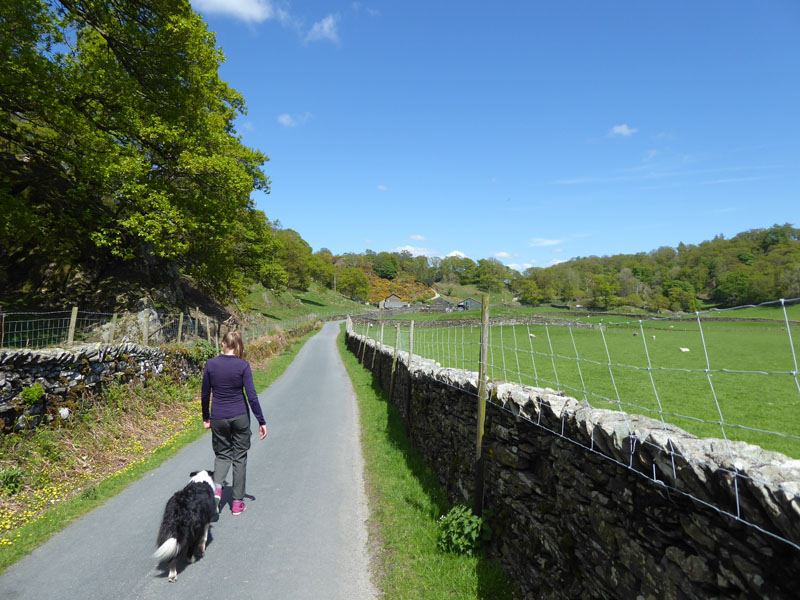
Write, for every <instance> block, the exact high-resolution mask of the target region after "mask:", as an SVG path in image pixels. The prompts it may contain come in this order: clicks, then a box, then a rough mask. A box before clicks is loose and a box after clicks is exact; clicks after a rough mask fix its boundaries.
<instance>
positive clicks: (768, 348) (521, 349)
mask: <svg viewBox="0 0 800 600" xmlns="http://www.w3.org/2000/svg"><path fill="white" fill-rule="evenodd" d="M798 301H800V299H792V300H778V301H775V302H767V303H764V304H761V305H758V307H761V308H764V307H773V308H775V309H776V310H777V316H776V317H775V318H773V319H767V320H759V321H755V320H751V321H742V322H735V321H732V320H726V319H721V318H720V317H721V316H725V315H724V314H723V311H718V310H709V311H702V312H697V313H695V314H693V315H689V316H681V317H664V318H653V319H648V320H644V319H642V320H639V319H636V320H630V321H620V322H614V323H602V322H598V323H596V324H593V325H587V323H585V322H565V321H557V320H553V321H549V322H543V321H542V320H541V319H540V318H537V319H536V320H535V321H531V322H524V323H523V322H521V321H522V319H519V318H515V319H512V320H509V319H492V320H488V319H487V321H489V324H488V326H487V331H486V338H487V343H486V346H485V350H484V353H485V356H486V358H485V361H484V364H483V365H481V364H480V356H481V327H480V326H479V325H477V324H475V323H474V322H469V323H459V322H458V321H457V320H440V321H437V322H425V321H419V322H407V323H399V322H395V323H392V324H391V325H389V324H387V323H380V322H375V321H371V320H368V319H364V318H356V319H354V320H353V324H352V331H353V333H355V334H359V335H362V336H364V337H363V338H362V339H363V340H364V345H366V339H372V340H375V345H376V347H378V348H381V347H389V348H397V352H398V353H399V354H400V355H402V356H410V357H411V360H412V361H413V360H414V356H417V357H421V358H424V359H428V360H432V361H435V362H436V364H438V365H439V366H441V367H444V368H454V369H461V370H466V371H471V372H473V373H472V374H471V375H472V376H473V381H478V380H479V379H480V376H479V375H478V372H480V371H482V372H484V373H485V374H486V375H485V377H486V379H487V380H489V383H491V384H493V387H494V390H495V394H496V392H497V390H498V387H499V386H500V385H501V384H503V383H505V382H508V383H516V384H520V385H522V386H530V387H534V388H540V389H541V388H545V389H548V388H549V389H551V390H557V391H560V392H563V393H565V394H566V395H568V396H572V397H574V398H575V399H576V400H578V401H581V402H584V403H585V404H586V405H587V406H588V407H591V408H594V409H607V410H611V411H616V412H618V413H620V414H621V416H622V419H621V421H622V422H623V425H622V427H623V430H625V427H627V432H626V434H625V435H626V437H627V439H628V440H629V444H630V457H629V458H628V459H624V460H621V459H620V458H619V457H615V456H612V455H610V454H609V453H608V452H606V451H604V450H603V449H601V448H599V447H597V446H596V445H595V444H594V443H593V442H594V438H593V437H592V438H591V440H590V441H589V443H586V442H584V441H583V440H579V439H572V438H570V437H568V436H565V433H564V422H565V421H564V418H565V417H564V414H563V413H562V417H561V424H560V427H559V426H558V425H556V426H555V427H552V426H548V425H546V424H545V423H543V421H542V419H541V415H542V414H543V407H542V406H541V405H539V406H538V407H537V408H536V409H534V410H531V411H530V412H531V414H536V415H537V416H536V417H535V418H531V417H529V416H528V415H526V414H524V413H523V411H520V410H519V409H515V410H512V409H510V408H509V407H508V405H507V404H506V403H504V402H501V401H498V399H497V395H492V394H489V396H488V398H487V402H488V403H489V404H491V405H493V406H494V407H495V409H497V410H500V411H503V412H511V413H513V414H514V416H515V418H520V419H525V420H527V421H528V422H530V423H532V424H533V425H536V426H537V427H541V428H543V429H545V430H547V431H548V432H549V433H550V434H553V435H555V436H558V437H560V438H563V439H564V440H566V441H568V442H570V443H572V444H577V445H579V446H581V447H583V448H584V449H585V450H586V451H587V452H592V453H595V454H597V455H599V456H601V457H602V458H604V459H607V460H610V461H612V462H614V463H617V464H618V465H619V466H621V467H623V468H626V469H629V470H631V471H633V472H635V473H636V474H637V475H640V476H644V477H647V478H648V479H651V480H652V481H654V482H656V483H658V484H659V485H661V486H664V487H665V488H668V489H669V490H671V491H672V492H674V493H676V494H679V495H683V496H688V497H690V498H691V499H693V500H694V501H696V502H699V503H700V504H702V505H704V506H706V507H708V508H711V509H713V510H715V511H717V512H720V513H722V514H724V515H726V516H728V517H730V518H732V519H734V520H736V521H739V522H742V523H745V524H746V525H748V526H750V527H752V528H754V529H757V530H758V531H760V532H761V533H763V534H765V535H767V536H769V537H772V538H774V539H777V540H779V541H781V542H785V543H786V544H788V545H789V546H791V547H793V548H794V549H795V550H800V539H795V538H794V537H792V539H789V538H787V537H786V536H785V535H781V534H780V533H776V531H775V530H772V528H771V527H764V526H763V519H761V518H760V517H761V515H758V516H756V515H755V513H754V514H750V513H751V512H753V511H754V510H756V509H754V508H753V507H752V506H750V505H749V501H748V500H747V499H746V498H743V497H742V496H741V493H742V491H743V490H745V489H747V490H750V491H752V490H754V489H769V487H770V486H775V485H778V486H779V487H780V489H781V490H783V491H782V493H783V494H785V495H786V497H787V499H791V497H795V498H796V499H795V500H794V502H797V500H800V495H798V494H797V493H796V492H793V491H792V490H796V482H789V483H786V482H781V481H778V482H776V481H773V480H770V479H772V477H774V474H773V475H769V474H765V473H772V471H770V470H769V468H767V469H766V471H763V470H762V469H761V468H760V467H759V468H755V469H753V468H752V464H753V463H752V462H751V461H750V458H752V456H753V453H752V452H751V451H749V450H747V448H748V447H745V446H743V445H742V444H741V443H739V442H747V443H749V444H752V445H754V446H760V447H761V448H763V449H766V450H771V451H776V452H780V453H782V454H784V455H787V456H789V457H793V458H795V459H798V458H800V381H799V380H798V377H800V374H799V373H798V364H797V356H798V350H800V347H799V344H800V335H798V333H800V331H798V330H800V323H798V322H797V321H791V320H790V319H789V316H788V313H787V306H789V305H792V304H796V303H797V302H798ZM744 308H756V307H753V306H747V307H744V306H743V307H736V309H731V310H740V309H744ZM361 350H362V353H361V354H362V356H361V357H362V360H363V361H364V362H365V364H366V361H367V360H369V358H370V355H369V353H367V352H366V351H365V349H364V348H363V347H362V349H361ZM373 360H374V354H373ZM458 380H459V379H458V378H451V377H443V378H440V379H437V381H442V382H444V384H445V385H447V386H454V383H453V382H457V381H458ZM458 389H460V391H461V392H462V393H467V394H469V395H472V396H475V397H476V399H477V398H478V396H479V394H480V392H479V391H476V388H475V387H474V386H470V387H469V389H462V388H458ZM532 397H533V396H532ZM478 405H480V402H479V403H478ZM587 414H588V415H589V417H588V418H589V419H591V418H593V417H592V416H591V415H592V414H594V413H592V412H591V411H589V412H588V413H587ZM638 415H644V416H647V417H650V418H651V419H653V421H650V423H655V424H656V429H655V430H653V429H651V430H650V433H649V434H647V435H641V432H640V431H639V430H638V425H637V423H638V422H640V421H641V417H640V416H638ZM479 420H480V419H479ZM658 423H660V432H659V430H658V429H659V428H658V425H657V424H658ZM673 426H676V427H677V428H679V429H682V430H684V431H686V432H689V433H690V434H694V435H695V436H697V437H698V438H715V439H719V440H720V442H713V443H715V444H719V443H721V445H717V446H716V447H717V448H722V452H721V453H720V455H722V456H724V458H723V459H722V462H719V456H717V457H716V458H713V459H712V458H711V457H709V456H705V455H703V454H702V453H701V454H700V455H696V454H694V453H692V452H688V451H686V450H685V442H686V438H685V435H684V436H683V437H681V436H680V435H678V436H677V437H676V430H675V428H674V427H673ZM480 429H481V426H480V424H479V425H478V430H480ZM592 430H593V426H592ZM637 446H638V447H641V448H645V449H647V452H648V453H649V454H651V455H653V456H658V458H657V459H655V460H653V462H652V473H643V472H642V471H641V469H640V465H639V466H637V465H636V464H635V461H634V453H635V452H636V448H637ZM750 448H752V447H750ZM743 457H747V458H744V459H743ZM775 460H778V459H776V458H770V457H768V456H761V457H758V458H757V459H756V463H757V464H759V465H764V464H767V465H768V464H773V465H775V464H778V463H780V464H787V465H791V464H794V463H795V462H796V461H791V460H783V462H781V461H780V460H778V462H773V463H770V461H775ZM745 464H750V465H751V467H745V466H743V465H745ZM685 465H689V466H691V468H692V469H698V470H700V471H702V472H706V473H713V472H716V473H719V474H721V477H723V478H724V479H727V480H729V481H732V482H733V488H734V493H733V497H732V499H731V500H730V501H724V502H719V501H716V500H711V499H710V498H709V496H708V495H702V494H701V495H698V493H696V492H695V491H694V490H692V489H691V487H689V486H687V485H686V484H685V483H684V482H683V479H682V478H683V477H684V476H683V475H682V474H681V473H682V472H683V471H682V469H683V466H685ZM776 472H777V471H776ZM786 485H788V486H789V487H785V488H784V486H786ZM773 489H774V488H773ZM787 501H788V500H787Z"/></svg>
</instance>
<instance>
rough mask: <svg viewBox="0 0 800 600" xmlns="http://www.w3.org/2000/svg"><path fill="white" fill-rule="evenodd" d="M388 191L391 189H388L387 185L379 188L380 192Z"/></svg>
mask: <svg viewBox="0 0 800 600" xmlns="http://www.w3.org/2000/svg"><path fill="white" fill-rule="evenodd" d="M388 189H389V188H388V187H386V186H385V185H379V186H378V191H381V192H385V191H386V190H388Z"/></svg>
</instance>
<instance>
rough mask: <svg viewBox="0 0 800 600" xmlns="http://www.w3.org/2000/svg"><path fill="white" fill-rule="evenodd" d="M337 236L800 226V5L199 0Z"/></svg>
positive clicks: (251, 116) (498, 251)
mask: <svg viewBox="0 0 800 600" xmlns="http://www.w3.org/2000/svg"><path fill="white" fill-rule="evenodd" d="M192 5H193V6H194V8H195V9H196V10H198V12H200V13H202V14H203V16H204V18H205V20H206V22H207V23H208V25H209V29H210V30H212V31H214V32H216V34H217V42H218V44H219V45H220V47H221V48H222V50H223V52H224V54H225V56H226V62H225V63H224V64H223V65H222V68H221V76H222V78H223V79H225V80H226V81H228V82H229V83H230V84H231V85H232V86H233V87H234V88H235V89H237V90H238V91H239V92H241V93H242V94H243V95H244V97H245V100H246V102H247V105H248V114H247V116H246V117H244V118H242V119H240V121H239V123H238V131H239V133H240V134H241V136H242V139H243V141H244V143H245V144H247V145H248V146H251V147H256V148H259V149H260V150H262V151H263V152H265V153H266V154H267V155H268V156H269V157H270V162H269V163H267V165H266V168H265V172H266V173H267V174H268V175H269V177H270V179H271V181H272V191H271V193H270V194H268V195H265V194H260V193H259V194H257V195H256V196H255V197H254V199H255V201H256V204H257V206H258V208H260V209H262V210H264V211H265V212H266V214H267V216H268V217H269V218H270V219H278V220H280V222H281V224H282V225H283V226H284V227H287V228H292V229H295V230H297V231H298V232H299V233H300V234H301V235H302V236H303V238H304V239H305V240H306V241H308V243H309V244H311V246H312V247H313V248H314V250H318V249H319V248H321V247H327V248H329V249H330V250H332V251H333V252H334V253H343V252H363V251H364V250H365V249H367V248H369V249H372V250H375V251H376V252H380V251H383V250H388V251H392V250H402V249H408V250H410V251H411V252H412V253H414V254H420V253H423V254H427V255H430V256H446V255H449V254H451V253H453V252H458V253H462V254H464V255H466V256H469V257H470V258H472V259H474V260H477V259H480V258H489V257H496V258H498V259H499V260H501V261H502V262H503V263H504V264H508V265H511V266H512V267H514V268H517V269H519V270H523V269H525V268H527V267H529V266H539V267H545V266H548V265H550V264H553V263H554V262H557V261H562V260H566V259H569V258H572V257H576V256H589V255H600V256H602V255H612V254H619V253H633V252H639V251H649V250H653V249H656V248H658V247H659V246H665V245H666V246H677V245H678V243H679V242H684V243H687V244H696V243H700V242H702V241H703V240H707V239H711V238H713V237H714V236H715V235H718V234H723V235H725V236H726V237H730V236H733V235H735V234H736V233H738V232H740V231H744V230H747V229H753V228H763V227H769V226H771V225H773V224H774V223H785V222H789V223H793V224H794V225H795V226H798V225H800V194H799V193H798V192H800V110H799V109H800V3H798V2H796V1H793V0H788V1H785V2H778V1H763V2H762V1H759V2H752V1H746V2H742V1H736V0H733V1H731V0H726V1H724V2H716V1H704V2H696V1H691V2H672V1H670V2H666V1H664V2H656V1H651V2H643V1H636V2H601V1H588V0H587V1H585V2H570V1H564V2H562V1H558V2H556V1H552V2H533V1H521V0H517V1H506V0H499V1H498V2H493V3H487V2H472V1H469V0H466V1H462V2H430V1H428V2H416V1H413V0H407V1H405V2H387V1H383V2H381V1H373V2H369V1H365V2H344V1H342V2H337V1H333V0H329V1H325V0H309V1H306V2H295V3H281V2H278V1H272V0H192Z"/></svg>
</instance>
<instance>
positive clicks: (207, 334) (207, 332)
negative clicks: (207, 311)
mask: <svg viewBox="0 0 800 600" xmlns="http://www.w3.org/2000/svg"><path fill="white" fill-rule="evenodd" d="M206 341H207V342H208V343H209V344H210V343H211V324H210V323H209V321H208V315H206Z"/></svg>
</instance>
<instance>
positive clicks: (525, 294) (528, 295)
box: [516, 279, 544, 305]
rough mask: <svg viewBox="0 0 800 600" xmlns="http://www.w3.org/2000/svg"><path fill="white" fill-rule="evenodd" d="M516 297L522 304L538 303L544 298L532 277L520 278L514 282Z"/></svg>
mask: <svg viewBox="0 0 800 600" xmlns="http://www.w3.org/2000/svg"><path fill="white" fill-rule="evenodd" d="M516 294H517V298H518V299H519V301H520V302H521V303H522V304H528V305H536V304H540V303H541V302H542V300H543V298H544V295H543V294H542V291H541V290H540V289H539V286H538V285H536V282H535V281H534V280H533V279H521V280H519V281H518V282H517V284H516Z"/></svg>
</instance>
